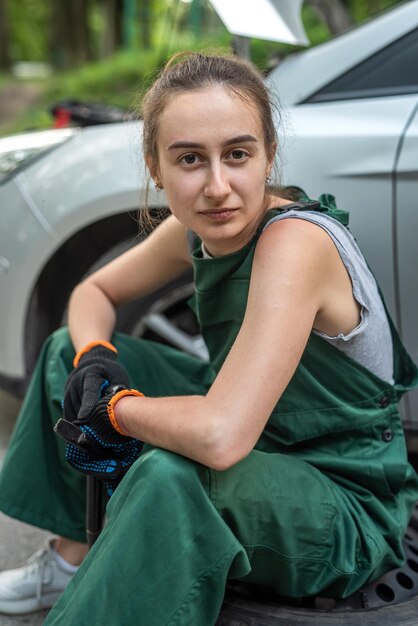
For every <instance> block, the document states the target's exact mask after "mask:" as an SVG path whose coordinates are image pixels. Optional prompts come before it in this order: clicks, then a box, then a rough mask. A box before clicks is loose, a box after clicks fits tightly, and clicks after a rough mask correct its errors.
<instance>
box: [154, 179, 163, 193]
mask: <svg viewBox="0 0 418 626" xmlns="http://www.w3.org/2000/svg"><path fill="white" fill-rule="evenodd" d="M154 189H155V191H157V192H158V193H160V191H162V190H163V188H162V187H161V185H160V184H159V183H157V182H156V181H155V180H154Z"/></svg>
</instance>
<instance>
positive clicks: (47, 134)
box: [0, 128, 79, 185]
mask: <svg viewBox="0 0 418 626" xmlns="http://www.w3.org/2000/svg"><path fill="white" fill-rule="evenodd" d="M78 130H79V129H78V128H60V129H53V130H43V131H37V132H31V133H22V134H20V135H10V136H9V137H3V138H1V139H0V185H1V184H2V183H4V182H5V181H6V180H7V179H8V178H10V176H11V175H13V174H16V172H17V171H18V170H20V169H21V168H22V167H26V166H27V165H28V164H29V163H31V162H32V161H34V160H35V159H37V158H39V157H40V156H41V155H43V154H45V153H46V152H49V151H50V150H53V149H54V148H56V147H57V146H59V145H60V144H62V143H63V142H64V141H67V140H68V139H70V137H72V136H73V135H74V134H75V133H76V132H78Z"/></svg>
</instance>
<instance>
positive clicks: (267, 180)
mask: <svg viewBox="0 0 418 626" xmlns="http://www.w3.org/2000/svg"><path fill="white" fill-rule="evenodd" d="M269 183H271V176H266V184H267V185H268V184H269Z"/></svg>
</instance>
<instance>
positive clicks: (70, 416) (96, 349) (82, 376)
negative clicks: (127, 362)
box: [64, 342, 129, 422]
mask: <svg viewBox="0 0 418 626" xmlns="http://www.w3.org/2000/svg"><path fill="white" fill-rule="evenodd" d="M103 343H107V342H101V343H98V345H95V344H94V343H93V344H92V347H91V348H90V349H88V350H87V351H84V350H85V349H84V350H82V351H81V356H80V357H79V358H78V359H77V356H76V359H75V365H76V367H75V369H74V370H73V371H72V372H71V374H70V376H69V378H68V380H67V384H66V386H65V392H64V417H65V419H67V420H68V421H70V422H74V421H75V420H79V421H83V420H84V419H88V418H89V416H90V415H91V413H92V411H93V409H94V408H95V407H96V405H97V402H98V401H99V400H100V399H101V398H102V396H103V395H104V394H105V393H106V391H107V388H108V387H110V386H112V385H122V386H123V387H128V386H129V378H128V374H127V372H126V370H125V368H124V367H123V366H122V365H121V364H120V363H118V361H117V350H116V348H114V347H113V346H112V345H111V344H107V345H108V346H109V347H106V346H105V345H103ZM78 354H80V353H78Z"/></svg>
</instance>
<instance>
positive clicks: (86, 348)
mask: <svg viewBox="0 0 418 626" xmlns="http://www.w3.org/2000/svg"><path fill="white" fill-rule="evenodd" d="M96 346H103V347H104V348H108V350H112V352H114V353H115V354H117V353H118V351H117V349H116V348H115V346H114V345H112V344H111V343H109V341H101V340H99V341H90V343H88V344H87V345H86V346H84V348H81V350H79V351H78V352H77V354H76V355H75V357H74V361H73V366H74V367H77V366H78V364H79V362H80V359H81V357H82V356H84V355H85V354H87V352H89V351H90V350H91V349H92V348H95V347H96Z"/></svg>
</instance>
